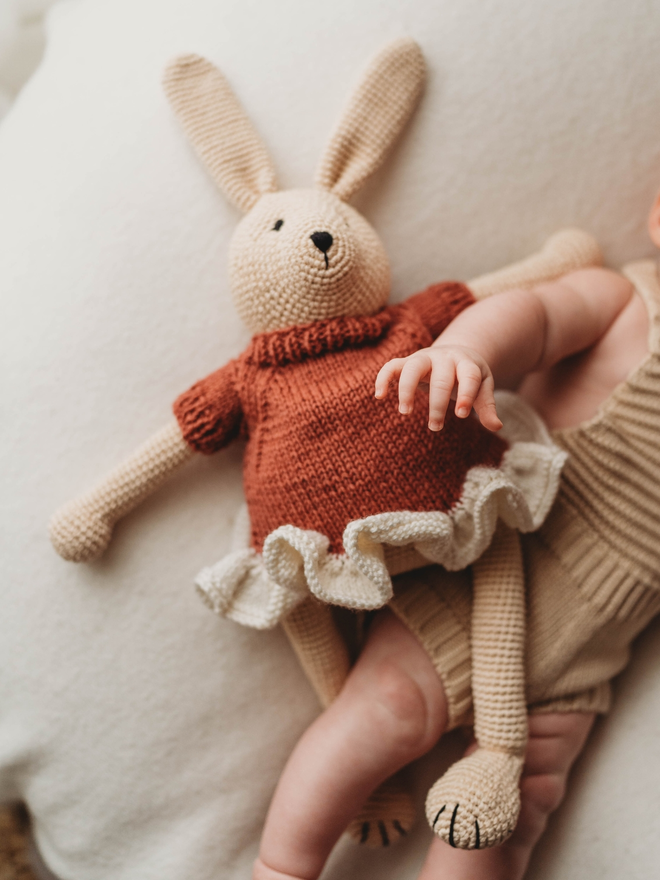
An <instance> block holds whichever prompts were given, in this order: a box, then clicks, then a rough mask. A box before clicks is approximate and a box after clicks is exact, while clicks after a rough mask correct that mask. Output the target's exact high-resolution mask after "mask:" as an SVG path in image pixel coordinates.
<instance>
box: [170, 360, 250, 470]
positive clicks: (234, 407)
mask: <svg viewBox="0 0 660 880" xmlns="http://www.w3.org/2000/svg"><path fill="white" fill-rule="evenodd" d="M236 379H237V362H236V361H230V362H229V363H228V364H225V366H224V367H221V368H220V369H219V370H216V371H215V373H211V375H210V376H207V377H206V378H205V379H201V380H200V381H199V382H195V384H194V385H193V386H192V387H191V388H189V389H188V391H186V392H184V393H183V394H182V395H181V396H180V397H178V398H177V399H176V400H175V401H174V406H173V407H172V409H173V410H174V415H175V416H176V419H177V421H178V423H179V427H180V428H181V433H182V434H183V438H184V440H185V441H186V443H187V444H188V445H189V446H190V447H192V449H194V450H195V451H196V452H201V453H203V454H204V455H211V454H212V453H214V452H218V451H219V450H220V449H222V448H223V447H225V446H227V445H228V444H229V443H231V441H232V440H234V439H235V438H236V437H237V436H238V435H239V433H240V431H241V427H242V424H243V409H242V407H241V400H240V396H239V394H238V390H237V388H236Z"/></svg>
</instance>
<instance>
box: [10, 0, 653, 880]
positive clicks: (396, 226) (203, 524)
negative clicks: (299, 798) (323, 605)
mask: <svg viewBox="0 0 660 880" xmlns="http://www.w3.org/2000/svg"><path fill="white" fill-rule="evenodd" d="M42 5H43V4H42ZM39 8H41V7H39ZM402 34H409V35H411V36H413V37H415V38H416V39H417V40H419V42H420V43H421V45H422V47H423V49H424V52H425V55H426V57H427V59H428V62H429V68H430V78H429V85H428V89H427V92H426V95H425V97H424V99H423V101H422V104H421V107H420V111H419V113H418V115H417V117H416V119H415V120H414V122H413V125H412V126H411V128H410V130H409V131H408V133H407V134H406V136H405V137H404V138H403V140H402V142H401V145H400V146H399V147H398V148H397V150H396V151H395V154H394V155H393V157H392V159H391V161H389V162H388V163H387V164H386V166H385V167H384V168H383V169H382V170H381V171H380V172H379V173H378V175H377V178H376V179H374V180H373V181H372V183H371V184H370V185H369V187H368V190H365V192H364V193H363V194H362V195H361V196H360V200H359V205H358V207H360V208H361V209H362V210H364V212H365V214H366V215H367V216H368V217H369V219H370V220H371V221H372V222H373V223H374V225H375V226H376V227H377V228H378V229H379V230H380V231H381V233H382V234H383V237H384V239H385V242H386V244H387V246H388V248H389V251H390V255H391V258H392V264H393V273H394V298H395V299H402V298H403V297H404V296H406V295H408V294H410V293H411V292H412V291H415V290H419V289H422V288H423V287H424V286H426V285H427V284H428V283H430V282H433V281H437V280H440V279H442V278H448V277H452V276H453V277H458V278H469V277H473V276H475V275H477V274H479V273H480V272H482V271H486V270H489V269H493V268H495V267H497V266H499V265H502V264H504V263H507V262H510V261H511V260H513V259H517V258H518V257H522V256H524V255H526V254H527V253H529V252H531V251H533V250H535V249H537V248H538V247H539V246H540V245H541V243H542V242H543V240H544V239H545V238H546V236H547V235H549V234H550V233H551V232H553V231H555V230H556V229H558V228H560V227H563V226H567V225H577V226H582V227H584V228H586V229H588V230H590V231H591V232H593V233H595V234H596V235H597V236H598V237H599V239H600V240H601V243H602V244H603V247H604V250H605V253H606V256H607V257H608V258H609V260H610V261H611V262H613V263H615V264H618V263H621V262H624V261H626V260H628V259H632V258H638V257H643V256H646V255H648V254H649V253H650V252H651V250H650V246H649V244H648V243H647V239H646V236H645V231H644V218H645V215H646V210H647V206H648V204H649V203H650V200H651V198H652V196H653V194H654V192H655V190H656V189H657V187H658V186H659V185H660V139H659V138H658V120H660V52H658V41H659V39H660V6H658V5H657V4H652V3H650V2H649V0H628V2H627V3H625V4H621V3H620V2H619V0H582V2H581V3H579V4H578V3H575V2H573V0H554V2H552V3H545V4H541V3H527V4H523V3H520V2H518V0H433V2H432V0H409V2H407V3H406V4H390V3H384V2H381V0H361V2H360V3H359V4H355V3H354V2H352V0H335V2H333V3H331V4H310V3H309V0H279V2H277V3H264V2H257V0H223V2H222V3H218V2H217V0H112V2H108V0H62V2H60V3H58V4H56V6H55V8H54V9H53V10H52V13H51V17H50V19H49V27H48V47H47V51H46V55H45V59H44V62H43V64H42V66H41V67H40V69H39V70H38V72H37V74H36V75H35V76H34V77H33V79H32V80H31V81H30V82H29V83H28V85H27V86H26V87H25V89H24V90H23V92H22V93H21V95H20V96H19V98H18V100H17V101H16V102H15V104H14V106H13V108H12V110H11V111H10V113H9V114H8V115H7V116H6V118H5V119H4V120H3V122H2V125H1V126H0V291H1V292H2V300H3V318H2V320H1V321H0V333H1V334H2V339H1V341H0V350H1V351H2V353H3V354H2V357H3V367H2V375H3V380H4V382H3V389H2V426H3V440H2V450H1V452H2V467H3V474H2V486H3V502H2V511H1V512H2V524H1V526H0V535H1V536H2V560H3V562H2V595H3V604H2V613H1V614H0V797H2V798H4V799H6V800H23V801H25V802H27V804H28V806H29V809H30V811H31V813H32V816H33V819H34V830H35V836H36V842H37V845H38V847H39V849H40V851H41V853H42V855H43V857H44V859H45V861H46V862H47V863H48V865H49V866H50V868H51V869H52V870H53V871H54V873H55V874H56V875H58V876H59V877H60V878H62V880H152V878H153V880H156V878H158V880H180V878H182V877H194V878H196V880H212V878H213V880H217V878H222V880H238V878H246V877H248V876H249V865H250V862H251V860H252V859H253V857H254V854H255V852H256V846H257V841H258V834H259V829H260V826H261V823H262V821H263V817H264V813H265V809H266V806H267V803H268V799H269V796H270V793H271V791H272V788H273V785H274V784H275V781H276V779H277V775H278V772H279V770H280V768H281V766H282V763H283V762H284V760H285V758H286V756H287V753H288V752H289V750H290V748H291V746H292V744H293V743H294V742H295V740H296V738H297V737H298V735H299V734H300V732H301V731H302V730H303V729H304V727H305V726H306V725H307V724H308V723H309V721H310V719H311V718H312V717H314V714H315V712H316V711H317V707H316V703H315V699H314V697H313V695H312V693H311V691H310V690H309V688H308V686H307V684H306V682H305V680H304V678H303V676H302V674H301V672H300V671H299V669H298V667H297V665H296V662H295V660H294V658H293V657H292V655H291V653H290V650H289V648H288V645H287V643H286V641H285V639H284V637H283V635H282V634H281V633H280V632H279V631H275V632H271V633H255V632H251V631H248V630H245V629H242V628H240V627H238V626H237V625H235V624H233V623H231V622H228V621H223V620H220V619H218V618H216V617H214V616H213V615H212V614H211V613H209V611H208V610H207V609H206V608H205V607H204V606H203V605H202V604H201V602H200V601H199V600H198V598H197V597H196V596H195V593H194V590H193V588H192V579H193V577H194V575H195V573H196V572H197V571H198V570H199V569H200V568H201V567H202V566H204V565H206V564H208V563H210V562H213V561H215V560H216V559H217V558H219V556H221V555H222V553H223V552H224V551H225V550H226V549H227V548H228V547H229V544H230V532H231V528H232V525H233V520H234V517H235V513H236V510H237V507H238V505H239V504H240V500H241V489H240V468H239V462H240V450H239V449H233V450H230V451H229V452H228V453H221V454H219V455H218V456H216V457H214V458H212V459H210V460H204V461H201V460H198V461H194V462H192V463H191V464H190V465H189V466H187V467H186V468H185V469H184V470H183V471H182V472H181V473H180V474H179V475H178V476H177V477H176V478H175V479H173V480H172V482H171V483H170V484H169V485H168V486H167V487H166V488H164V489H163V490H162V491H161V492H159V493H158V494H157V495H156V496H154V497H153V499H151V500H150V501H149V502H147V503H146V504H145V505H143V507H142V508H141V509H140V510H139V511H136V512H135V513H134V514H133V515H131V516H130V517H128V518H127V520H126V521H125V522H124V523H123V524H122V525H121V526H120V528H118V530H117V534H116V537H115V541H114V543H113V545H112V547H111V549H110V551H109V553H108V554H107V556H106V557H105V558H104V559H103V560H102V561H101V562H99V563H96V564H94V565H88V566H80V567H76V566H73V565H70V564H67V563H65V562H63V561H62V560H60V559H59V558H58V557H57V556H56V555H55V554H54V552H53V551H52V549H51V547H50V545H49V544H48V541H47V537H46V523H47V520H48V518H49V516H50V514H51V512H52V511H53V510H54V509H55V508H56V507H57V506H58V505H60V504H61V503H62V502H64V501H65V500H67V499H68V498H70V497H71V496H72V495H74V494H76V493H78V492H80V491H81V490H83V489H84V488H86V487H87V486H88V485H89V484H90V483H92V482H93V481H94V480H95V479H96V478H97V477H98V476H99V475H101V474H103V473H104V472H105V471H106V470H107V469H108V468H110V467H111V466H112V465H113V464H115V463H116V462H117V461H118V460H119V458H120V457H121V456H122V455H124V454H126V453H127V452H129V451H130V450H131V449H132V448H133V447H134V446H136V445H137V444H138V443H140V442H141V441H142V440H144V439H145V438H146V437H148V436H149V435H150V434H151V433H153V432H154V431H155V430H157V429H158V428H159V427H160V426H161V425H162V424H163V422H164V421H166V420H167V419H168V418H169V406H170V403H171V401H172V400H173V399H174V397H175V396H176V395H177V394H178V393H179V392H181V391H182V390H184V389H185V388H187V387H188V386H189V385H190V384H191V383H192V382H193V381H194V380H195V379H197V378H199V377H200V376H202V375H205V374H206V373H208V372H210V371H211V370H213V369H215V368H217V367H218V366H219V365H220V364H221V363H223V362H224V361H225V360H227V359H228V358H229V357H231V356H233V355H235V354H236V353H237V352H239V351H240V350H241V349H242V348H243V346H244V344H245V341H246V333H245V331H244V330H243V328H242V327H241V325H240V323H239V321H238V318H237V317H236V315H235V313H234V311H233V308H232V306H231V303H230V301H229V296H228V285H227V272H226V246H227V242H228V238H229V235H230V234H231V231H232V229H233V227H234V225H235V223H236V220H237V214H236V212H235V211H234V210H233V209H232V208H230V207H229V206H228V205H227V203H226V202H225V200H224V199H223V197H222V195H221V194H220V193H218V192H217V191H216V190H215V188H214V186H213V184H212V183H211V181H210V179H209V178H208V177H207V175H206V174H205V172H204V171H203V169H202V168H201V166H200V164H199V163H198V161H197V160H196V158H195V156H194V155H193V153H192V151H191V150H190V148H189V147H188V145H187V143H186V142H185V139H184V138H183V136H182V134H181V132H180V130H179V128H178V127H177V125H176V123H175V121H174V119H173V118H172V114H171V112H170V110H169V108H168V105H167V103H166V101H165V99H164V97H163V95H162V92H161V88H160V84H159V80H160V73H161V70H162V68H163V66H164V64H165V62H166V61H167V60H168V59H169V58H170V57H171V56H172V55H174V54H177V53H179V52H182V51H195V52H199V53H201V54H205V55H207V56H208V57H210V58H211V59H212V60H213V61H214V62H215V63H216V64H218V65H219V66H221V67H222V69H223V70H224V72H225V73H226V74H227V76H228V77H229V79H230V80H231V82H232V84H233V85H234V87H235V89H236V91H237V93H238V94H239V96H240V98H241V100H242V101H243V103H244V105H245V106H246V108H247V109H248V112H249V113H250V115H251V117H252V118H253V119H254V121H255V123H256V125H257V128H258V129H259V131H260V132H261V134H262V136H263V137H264V139H265V140H266V142H267V144H268V147H269V149H270V151H271V153H272V155H273V156H274V159H275V162H276V164H277V168H278V172H279V174H280V179H281V181H282V182H283V184H284V185H301V186H305V185H308V184H309V182H310V181H311V178H312V174H313V171H314V167H315V164H316V160H317V158H318V156H319V154H320V151H321V148H322V146H323V144H324V143H325V140H326V138H327V136H328V133H329V131H330V128H331V126H332V124H333V121H334V118H335V117H336V115H337V113H338V111H339V108H340V107H341V106H342V104H343V102H344V100H345V97H346V93H347V91H348V89H349V88H350V85H351V83H352V81H353V80H354V79H355V77H356V74H357V71H358V70H359V68H360V67H361V66H362V64H363V63H364V62H365V60H366V58H367V57H368V55H369V54H370V53H372V52H373V51H374V50H375V49H377V48H378V47H379V46H381V45H382V44H383V43H384V42H386V41H387V40H388V39H390V38H393V37H396V36H400V35H402ZM0 64H1V59H0ZM1 74H2V70H0V85H1V84H2V83H4V82H6V80H2V77H1ZM12 89H14V90H15V86H11V88H10V90H9V91H8V92H7V94H8V97H9V98H11V96H12ZM641 648H642V650H641V652H640V655H639V657H638V659H637V661H636V663H635V665H634V666H633V668H632V669H631V670H630V672H629V674H628V675H627V677H626V680H625V682H624V686H623V687H622V688H620V689H619V694H620V696H619V700H618V703H617V705H616V707H615V711H614V715H613V717H612V718H611V719H609V720H608V721H606V722H605V723H604V724H602V725H601V727H600V728H599V730H598V732H597V736H596V739H595V741H594V743H593V744H592V746H591V749H590V751H589V753H588V756H587V760H586V761H583V762H582V764H581V765H580V769H579V771H578V774H577V776H578V778H577V780H576V782H577V785H576V786H575V788H574V793H573V795H572V796H571V798H570V799H569V801H568V802H567V804H566V807H565V808H564V809H563V810H562V812H561V813H560V814H559V816H558V818H557V821H556V822H555V823H554V824H553V827H552V829H551V833H550V836H549V837H548V838H547V839H546V843H545V844H544V845H543V846H542V847H541V849H540V851H539V854H538V857H537V858H536V860H535V862H534V864H533V867H532V869H531V874H530V876H531V877H533V878H534V880H559V878H562V880H578V878H580V880H584V878H595V877H598V878H599V880H610V878H612V880H613V878H615V877H616V878H617V880H618V878H619V877H621V876H626V877H633V878H636V877H639V878H642V877H644V878H647V877H649V876H653V874H654V871H655V870H656V868H655V867H654V865H657V859H658V857H660V849H659V844H658V835H657V828H656V822H655V819H656V817H657V815H658V811H659V809H660V802H659V796H658V791H660V785H659V784H658V783H659V782H660V780H658V773H657V769H656V767H657V764H658V762H657V757H658V752H659V746H658V739H657V736H656V735H655V734H654V733H653V732H654V731H657V730H658V729H660V710H659V709H658V708H657V707H658V706H660V682H658V681H657V676H654V674H653V668H654V664H657V660H658V654H660V643H659V642H658V633H657V631H656V632H654V633H649V634H647V636H646V637H645V639H644V642H643V644H642V646H641ZM654 678H655V680H654ZM434 762H436V757H432V758H431V759H430V761H429V762H428V764H430V763H434ZM427 766H428V765H427ZM434 769H436V770H437V766H436V767H435V768H434ZM423 787H424V785H423V784H420V789H421V788H423ZM426 839H427V832H426V830H425V829H424V828H423V827H422V826H421V825H420V826H419V828H418V830H417V832H416V833H415V835H413V836H412V837H411V838H410V839H409V840H408V841H407V842H406V843H405V844H404V845H402V846H401V847H399V848H398V849H397V850H392V851H391V852H388V853H384V854H382V853H381V854H374V853H373V852H367V853H365V852H363V851H357V850H355V849H353V848H351V847H350V846H348V845H346V846H344V845H342V847H341V849H340V851H339V852H338V853H337V854H336V856H335V858H334V860H333V862H332V864H331V866H330V867H329V869H328V872H327V875H326V876H327V878H328V880H330V878H333V880H334V878H353V877H355V878H357V877H358V876H359V877H360V878H366V880H370V878H376V877H378V878H379V880H390V878H392V880H393V878H394V877H397V878H402V880H412V878H413V877H414V876H415V868H416V866H417V865H419V863H420V861H421V858H422V855H423V847H424V844H425V841H426Z"/></svg>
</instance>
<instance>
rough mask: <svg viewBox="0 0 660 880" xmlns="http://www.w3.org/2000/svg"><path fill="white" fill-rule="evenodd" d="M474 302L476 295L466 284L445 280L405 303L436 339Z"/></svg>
mask: <svg viewBox="0 0 660 880" xmlns="http://www.w3.org/2000/svg"><path fill="white" fill-rule="evenodd" d="M474 302H476V300H475V297H474V296H473V294H472V293H471V291H470V290H469V289H468V288H467V287H466V286H465V284H462V283H461V282H460V281H443V282H441V283H440V284H432V285H431V286H430V287H427V288H426V290H423V291H422V292H421V293H417V294H415V296H411V297H410V298H409V299H407V300H406V301H405V305H406V306H408V307H409V308H412V309H414V311H415V312H416V313H417V314H418V315H419V317H420V318H421V319H422V322H423V323H424V326H425V327H426V328H427V329H428V330H429V332H430V333H431V335H432V336H433V338H434V339H435V337H436V336H439V335H440V334H441V333H442V331H443V330H444V329H445V327H447V325H448V324H450V323H451V322H452V321H453V320H454V318H455V317H456V315H458V314H459V313H460V312H462V311H463V309H465V308H467V307H468V306H471V305H472V303H474Z"/></svg>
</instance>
